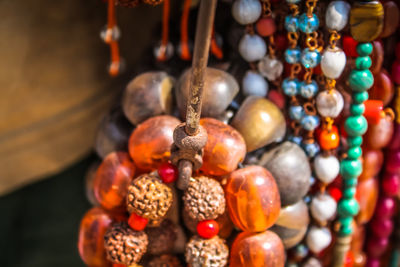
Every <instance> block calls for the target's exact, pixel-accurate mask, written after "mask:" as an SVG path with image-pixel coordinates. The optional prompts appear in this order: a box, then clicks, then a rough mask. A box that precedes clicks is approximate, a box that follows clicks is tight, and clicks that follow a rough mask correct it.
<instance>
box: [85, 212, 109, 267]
mask: <svg viewBox="0 0 400 267" xmlns="http://www.w3.org/2000/svg"><path fill="white" fill-rule="evenodd" d="M112 223H113V219H112V217H111V216H110V215H109V214H107V212H106V211H105V210H103V209H102V208H100V207H95V208H92V209H90V210H89V211H88V212H87V213H86V214H85V215H84V216H83V218H82V221H81V225H80V228H79V237H78V250H79V255H80V256H81V259H82V260H83V262H84V263H85V264H86V265H88V266H93V267H106V266H110V265H111V264H110V263H109V262H108V261H107V259H106V255H105V250H104V233H105V232H106V230H107V228H108V227H110V225H111V224H112Z"/></svg>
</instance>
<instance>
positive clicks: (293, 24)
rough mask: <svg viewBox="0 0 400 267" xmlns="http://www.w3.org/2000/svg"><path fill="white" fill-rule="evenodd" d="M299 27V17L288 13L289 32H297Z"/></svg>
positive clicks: (286, 21) (286, 26)
mask: <svg viewBox="0 0 400 267" xmlns="http://www.w3.org/2000/svg"><path fill="white" fill-rule="evenodd" d="M298 28H299V20H298V19H297V17H295V16H292V15H288V16H286V18H285V29H286V31H288V32H297V29H298Z"/></svg>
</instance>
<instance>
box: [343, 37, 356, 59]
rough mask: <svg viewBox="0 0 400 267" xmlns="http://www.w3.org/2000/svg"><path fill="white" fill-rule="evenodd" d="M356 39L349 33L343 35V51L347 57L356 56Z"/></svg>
mask: <svg viewBox="0 0 400 267" xmlns="http://www.w3.org/2000/svg"><path fill="white" fill-rule="evenodd" d="M357 44H358V43H357V41H356V40H354V39H353V37H351V36H349V35H345V36H343V51H344V53H345V54H346V56H348V57H357V56H358V53H357Z"/></svg>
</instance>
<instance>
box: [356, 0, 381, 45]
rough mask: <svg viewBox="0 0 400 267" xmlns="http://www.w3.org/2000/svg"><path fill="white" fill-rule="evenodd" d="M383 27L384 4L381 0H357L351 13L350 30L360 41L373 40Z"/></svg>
mask: <svg viewBox="0 0 400 267" xmlns="http://www.w3.org/2000/svg"><path fill="white" fill-rule="evenodd" d="M382 29H383V6H382V4H381V3H379V1H371V2H356V3H355V4H354V5H353V7H352V9H351V13H350V32H351V35H352V36H353V38H354V39H355V40H356V41H358V42H371V41H373V40H375V39H376V38H378V37H379V35H380V34H381V32H382Z"/></svg>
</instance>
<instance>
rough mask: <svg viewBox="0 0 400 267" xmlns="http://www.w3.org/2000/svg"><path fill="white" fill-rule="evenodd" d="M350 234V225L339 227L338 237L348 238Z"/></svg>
mask: <svg viewBox="0 0 400 267" xmlns="http://www.w3.org/2000/svg"><path fill="white" fill-rule="evenodd" d="M352 234H353V226H352V225H348V226H347V225H346V226H340V229H339V235H340V236H349V235H352Z"/></svg>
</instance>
